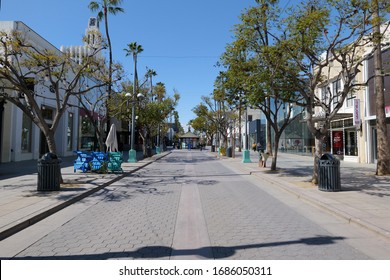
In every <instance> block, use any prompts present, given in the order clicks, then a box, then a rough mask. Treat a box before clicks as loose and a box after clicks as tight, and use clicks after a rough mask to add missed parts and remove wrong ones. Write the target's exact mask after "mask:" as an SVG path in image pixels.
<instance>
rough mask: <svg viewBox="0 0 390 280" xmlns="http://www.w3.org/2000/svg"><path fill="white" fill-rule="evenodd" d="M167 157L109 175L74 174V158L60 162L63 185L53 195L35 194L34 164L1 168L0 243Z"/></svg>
mask: <svg viewBox="0 0 390 280" xmlns="http://www.w3.org/2000/svg"><path fill="white" fill-rule="evenodd" d="M168 154H169V152H164V153H161V154H159V155H154V156H153V157H151V158H147V159H144V160H141V161H138V162H137V163H127V162H124V163H123V164H122V169H123V173H113V174H111V173H109V174H97V173H82V172H81V171H77V172H76V173H74V172H73V160H74V159H75V157H69V158H63V159H62V160H63V162H62V163H61V173H62V176H63V179H64V184H61V191H53V192H38V191H37V180H38V174H37V161H35V160H32V161H26V162H12V163H7V164H1V165H0V241H1V240H3V239H5V238H7V237H9V236H11V235H12V234H15V233H16V232H18V231H20V230H23V229H25V228H27V227H28V226H30V225H32V224H34V223H37V222H39V221H41V220H42V219H44V218H46V217H48V216H50V215H51V214H54V213H55V212H58V211H60V210H61V209H63V208H65V207H67V206H69V205H71V204H73V203H75V202H77V201H79V200H81V199H83V198H85V197H87V196H89V195H91V194H93V193H95V192H97V191H99V190H101V189H103V188H104V187H106V186H109V185H110V184H112V183H114V182H116V181H118V180H120V179H121V178H123V177H125V176H127V175H128V174H131V173H133V172H135V171H137V170H139V169H141V168H143V167H145V166H147V165H149V164H151V163H152V162H154V161H156V160H158V159H160V158H162V157H164V156H166V155H168Z"/></svg>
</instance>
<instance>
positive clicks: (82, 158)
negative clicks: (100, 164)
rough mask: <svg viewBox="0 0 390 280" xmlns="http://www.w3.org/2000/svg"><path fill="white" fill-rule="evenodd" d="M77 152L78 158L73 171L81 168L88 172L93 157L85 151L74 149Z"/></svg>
mask: <svg viewBox="0 0 390 280" xmlns="http://www.w3.org/2000/svg"><path fill="white" fill-rule="evenodd" d="M74 153H76V154H77V159H76V160H75V161H74V163H73V172H76V170H81V171H82V172H87V171H88V170H91V167H90V165H89V163H90V162H91V161H92V159H93V157H92V156H91V155H90V154H88V153H86V152H83V151H74Z"/></svg>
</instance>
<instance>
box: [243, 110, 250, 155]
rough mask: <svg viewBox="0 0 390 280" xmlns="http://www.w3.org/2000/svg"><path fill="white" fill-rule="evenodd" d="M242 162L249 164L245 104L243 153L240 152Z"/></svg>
mask: <svg viewBox="0 0 390 280" xmlns="http://www.w3.org/2000/svg"><path fill="white" fill-rule="evenodd" d="M242 162H243V163H251V162H252V161H251V158H250V151H249V150H248V105H247V104H246V102H245V143H244V151H243V152H242Z"/></svg>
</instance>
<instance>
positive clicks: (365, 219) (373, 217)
mask: <svg viewBox="0 0 390 280" xmlns="http://www.w3.org/2000/svg"><path fill="white" fill-rule="evenodd" d="M221 158H222V159H223V160H226V161H229V162H230V164H234V166H235V167H236V168H241V170H246V171H248V172H251V174H252V175H254V176H258V177H259V178H261V179H265V180H268V181H270V182H272V183H274V184H275V186H278V187H280V188H283V189H284V190H286V191H288V192H290V193H293V194H295V195H296V196H297V197H298V198H300V199H302V200H303V201H305V202H307V203H310V204H312V205H314V206H316V207H320V208H322V209H324V210H326V211H328V212H330V213H332V214H334V215H336V216H338V217H341V218H343V219H346V220H347V221H348V222H350V223H355V224H357V225H359V226H362V227H364V228H366V229H368V230H370V231H373V232H375V233H377V234H379V235H380V236H382V237H385V238H387V239H389V240H390V176H383V177H381V176H376V175H375V170H376V166H375V165H374V164H360V163H353V162H345V161H341V163H340V174H341V191H339V192H324V191H320V190H318V187H317V186H314V185H313V184H312V183H311V178H312V173H313V157H312V156H304V155H296V154H287V153H279V154H278V162H277V171H271V170H270V168H269V166H270V165H271V160H272V159H268V161H267V167H266V168H261V167H258V162H257V160H258V155H257V153H256V152H252V151H251V160H252V163H242V155H241V153H236V157H235V158H226V157H221Z"/></svg>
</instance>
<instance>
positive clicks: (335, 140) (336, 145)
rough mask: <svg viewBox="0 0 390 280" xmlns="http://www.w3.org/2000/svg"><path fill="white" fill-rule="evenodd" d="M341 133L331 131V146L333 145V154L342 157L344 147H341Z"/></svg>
mask: <svg viewBox="0 0 390 280" xmlns="http://www.w3.org/2000/svg"><path fill="white" fill-rule="evenodd" d="M343 142H344V140H343V132H342V131H333V137H332V144H333V154H336V155H343V154H344V146H343Z"/></svg>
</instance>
